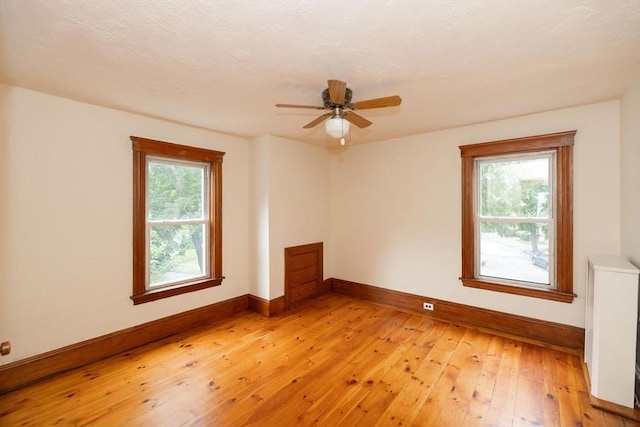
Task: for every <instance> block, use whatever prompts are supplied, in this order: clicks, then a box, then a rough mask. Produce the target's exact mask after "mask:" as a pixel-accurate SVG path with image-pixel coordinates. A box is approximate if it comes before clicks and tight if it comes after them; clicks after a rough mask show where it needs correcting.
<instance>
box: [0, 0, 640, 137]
mask: <svg viewBox="0 0 640 427" xmlns="http://www.w3.org/2000/svg"><path fill="white" fill-rule="evenodd" d="M638 76H640V0H631V1H626V0H625V1H623V0H609V1H591V0H583V1H570V0H563V1H559V0H537V1H513V0H506V1H502V0H492V1H482V0H470V1H468V0H458V1H417V0H416V1H413V0H406V1H401V0H395V1H381V0H368V1H364V0H362V1H357V0H340V1H326V0H325V1H318V0H271V1H258V0H255V1H247V0H236V1H231V0H229V1H226V0H220V1H214V0H85V1H79V0H66V1H65V0H55V1H54V0H0V82H2V83H7V84H11V85H16V86H20V87H24V88H29V89H34V90H38V91H42V92H46V93H51V94H54V95H58V96H63V97H67V98H71V99H75V100H79V101H84V102H88V103H93V104H97V105H103V106H107V107H111V108H117V109H122V110H125V111H132V112H137V113H142V114H146V115H149V116H154V117H159V118H164V119H169V120H172V121H176V122H181V123H186V124H190V125H196V126H200V127H203V128H207V129H212V130H215V131H218V132H224V133H229V134H235V135H240V136H244V137H254V136H258V135H264V134H271V135H279V136H283V137H287V138H291V139H295V140H299V141H303V142H309V143H314V144H318V145H327V146H328V145H329V144H335V143H336V142H335V140H331V139H330V138H329V137H327V136H325V134H324V130H323V127H322V126H318V127H316V128H314V129H311V130H307V129H302V126H303V125H304V124H306V123H307V122H309V121H311V120H312V119H314V118H315V117H316V116H318V115H319V112H318V111H314V110H290V109H286V110H285V109H277V108H275V107H274V104H276V103H293V104H311V105H321V103H322V101H321V91H322V90H323V89H324V88H325V87H326V80H327V79H339V80H344V81H346V82H347V83H348V86H349V87H350V88H351V89H352V90H353V99H354V101H358V100H365V99H370V98H378V97H383V96H388V95H396V94H397V95H400V96H401V97H402V99H403V102H402V105H401V106H399V107H390V108H382V109H376V110H363V111H361V112H360V114H361V115H362V116H364V117H366V118H368V119H369V120H371V121H373V125H372V126H371V127H369V128H367V129H364V130H362V129H357V128H354V129H353V131H352V140H353V143H354V144H357V143H364V142H371V141H376V140H382V139H388V138H393V137H398V136H404V135H410V134H416V133H422V132H427V131H432V130H436V129H443V128H450V127H455V126H460V125H465V124H470V123H477V122H483V121H488V120H494V119H500V118H505V117H512V116H518V115H522V114H528V113H533V112H539V111H546V110H552V109H557V108H563V107H567V106H573V105H580V104H586V103H592V102H597V101H602V100H608V99H614V98H618V97H620V95H621V94H622V93H623V92H624V90H625V89H626V88H627V87H628V86H629V85H630V84H631V83H632V81H633V79H635V78H637V77H638Z"/></svg>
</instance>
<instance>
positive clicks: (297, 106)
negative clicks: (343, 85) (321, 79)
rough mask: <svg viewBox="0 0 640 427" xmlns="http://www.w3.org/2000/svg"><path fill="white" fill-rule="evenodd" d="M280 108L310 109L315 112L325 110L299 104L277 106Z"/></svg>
mask: <svg viewBox="0 0 640 427" xmlns="http://www.w3.org/2000/svg"><path fill="white" fill-rule="evenodd" d="M276 107H279V108H310V109H313V110H324V107H318V106H315V105H297V104H276Z"/></svg>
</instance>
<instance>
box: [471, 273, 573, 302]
mask: <svg viewBox="0 0 640 427" xmlns="http://www.w3.org/2000/svg"><path fill="white" fill-rule="evenodd" d="M460 280H461V281H462V284H463V285H464V286H467V287H470V288H477V289H486V290H489V291H495V292H504V293H507V294H514V295H522V296H526V297H533V298H541V299H547V300H551V301H557V302H564V303H572V302H573V300H574V298H575V297H576V294H569V293H565V292H559V291H555V290H547V289H534V288H524V287H520V286H509V285H505V284H502V283H495V282H487V281H485V280H478V279H465V278H463V277H461V278H460Z"/></svg>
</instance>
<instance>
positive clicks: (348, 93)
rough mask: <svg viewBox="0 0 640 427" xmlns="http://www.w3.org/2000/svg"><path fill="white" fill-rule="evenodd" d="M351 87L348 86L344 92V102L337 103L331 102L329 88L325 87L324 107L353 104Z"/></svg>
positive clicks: (323, 92) (323, 94)
mask: <svg viewBox="0 0 640 427" xmlns="http://www.w3.org/2000/svg"><path fill="white" fill-rule="evenodd" d="M351 96H352V92H351V89H349V88H347V89H346V91H345V94H344V104H335V103H333V102H331V99H330V97H329V89H328V88H327V89H325V90H323V91H322V102H324V108H329V109H332V110H333V109H334V108H336V107H348V106H349V105H350V104H351Z"/></svg>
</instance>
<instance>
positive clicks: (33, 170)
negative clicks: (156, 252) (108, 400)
mask: <svg viewBox="0 0 640 427" xmlns="http://www.w3.org/2000/svg"><path fill="white" fill-rule="evenodd" d="M0 129H1V132H2V133H1V135H0V236H2V237H1V238H0V338H1V339H2V340H3V341H4V340H10V341H11V342H12V352H11V354H10V355H9V356H5V357H2V358H0V364H6V363H9V362H11V361H14V360H18V359H22V358H25V357H28V356H32V355H35V354H40V353H43V352H46V351H49V350H53V349H56V348H59V347H62V346H65V345H68V344H72V343H76V342H79V341H83V340H86V339H90V338H93V337H96V336H100V335H103V334H106V333H110V332H114V331H117V330H121V329H124V328H127V327H130V326H134V325H137V324H141V323H144V322H148V321H151V320H155V319H158V318H162V317H165V316H169V315H172V314H175V313H179V312H183V311H187V310H190V309H193V308H197V307H200V306H204V305H208V304H212V303H215V302H217V301H221V300H226V299H229V298H232V297H235V296H239V295H245V294H247V293H248V292H249V286H248V268H249V267H248V266H249V259H248V253H249V251H248V240H249V237H248V227H247V224H248V198H247V194H248V164H247V159H248V141H246V140H244V139H241V138H237V137H231V136H227V135H222V134H217V133H213V132H208V131H205V130H201V129H195V128H190V127H186V126H180V125H177V124H173V123H168V122H164V121H160V120H155V119H151V118H147V117H142V116H138V115H134V114H129V113H125V112H119V111H114V110H110V109H106V108H100V107H96V106H92V105H87V104H83V103H79V102H74V101H69V100H66V99H62V98H58V97H53V96H49V95H44V94H41V93H37V92H32V91H28V90H24V89H20V88H15V87H11V86H5V85H0ZM130 135H137V136H142V137H148V138H155V139H160V140H164V141H171V142H176V143H181V144H187V145H194V146H201V147H206V148H211V149H215V150H220V151H224V152H226V155H225V156H224V162H223V240H224V245H223V274H224V275H225V276H226V279H225V280H224V282H223V284H222V286H220V287H216V288H212V289H206V290H203V291H198V292H193V293H189V294H186V295H181V296H177V297H173V298H170V299H164V300H160V301H155V302H151V303H147V304H142V305H138V306H134V305H133V304H132V302H131V300H130V299H129V296H130V295H131V287H132V284H131V277H132V267H131V251H132V248H131V233H132V231H131V229H132V151H131V142H130V140H129V136H130Z"/></svg>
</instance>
